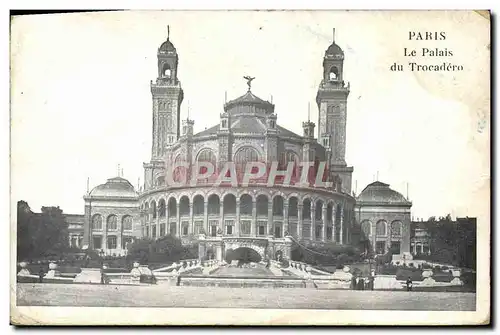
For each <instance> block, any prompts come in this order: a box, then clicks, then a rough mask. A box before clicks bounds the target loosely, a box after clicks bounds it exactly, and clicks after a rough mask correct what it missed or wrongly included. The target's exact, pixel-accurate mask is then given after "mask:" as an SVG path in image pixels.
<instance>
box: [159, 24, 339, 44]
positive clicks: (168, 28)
mask: <svg viewBox="0 0 500 335" xmlns="http://www.w3.org/2000/svg"><path fill="white" fill-rule="evenodd" d="M334 30H335V29H334ZM169 40H170V25H168V24H167V41H169Z"/></svg>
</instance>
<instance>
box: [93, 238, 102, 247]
mask: <svg viewBox="0 0 500 335" xmlns="http://www.w3.org/2000/svg"><path fill="white" fill-rule="evenodd" d="M92 243H93V244H94V249H101V248H102V237H101V236H94V238H93V239H92Z"/></svg>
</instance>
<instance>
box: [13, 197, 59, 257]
mask: <svg viewBox="0 0 500 335" xmlns="http://www.w3.org/2000/svg"><path fill="white" fill-rule="evenodd" d="M17 231H18V233H17V255H18V259H19V260H23V259H27V258H37V257H47V256H54V255H61V254H62V253H63V252H64V251H65V250H66V249H67V248H68V247H69V242H68V224H67V223H66V221H65V218H64V215H63V211H62V210H61V209H60V208H59V207H42V213H39V214H37V213H33V212H32V211H31V209H30V207H29V205H28V203H27V202H25V201H19V202H18V203H17Z"/></svg>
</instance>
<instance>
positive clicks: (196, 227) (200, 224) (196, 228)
mask: <svg viewBox="0 0 500 335" xmlns="http://www.w3.org/2000/svg"><path fill="white" fill-rule="evenodd" d="M202 229H203V221H195V222H194V234H195V235H199V234H200V233H201V230H202Z"/></svg>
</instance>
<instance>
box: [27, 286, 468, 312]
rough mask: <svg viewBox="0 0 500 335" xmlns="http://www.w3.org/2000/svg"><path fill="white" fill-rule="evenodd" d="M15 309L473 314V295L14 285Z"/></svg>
mask: <svg viewBox="0 0 500 335" xmlns="http://www.w3.org/2000/svg"><path fill="white" fill-rule="evenodd" d="M17 304H18V305H19V306H85V307H193V308H195V307H212V308H217V307H220V308H231V307H234V308H284V309H288V308H303V309H365V310H440V311H473V310H475V308H476V294H475V293H458V292H404V291H398V292H389V291H350V290H316V289H305V288H304V289H302V288H291V289H287V288H280V289H268V288H222V287H187V286H167V285H152V286H118V285H85V284H67V285H66V284H17Z"/></svg>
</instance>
